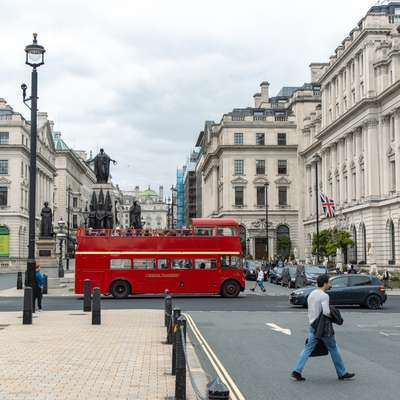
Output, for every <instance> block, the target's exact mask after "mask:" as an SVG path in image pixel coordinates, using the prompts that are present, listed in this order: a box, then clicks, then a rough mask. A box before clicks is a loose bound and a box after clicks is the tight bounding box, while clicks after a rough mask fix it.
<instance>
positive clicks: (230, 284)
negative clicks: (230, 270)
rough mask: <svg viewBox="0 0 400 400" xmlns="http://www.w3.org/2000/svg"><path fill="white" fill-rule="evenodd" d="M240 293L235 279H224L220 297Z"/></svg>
mask: <svg viewBox="0 0 400 400" xmlns="http://www.w3.org/2000/svg"><path fill="white" fill-rule="evenodd" d="M239 293H240V285H239V283H238V282H236V281H226V282H224V284H223V285H222V288H221V295H222V297H230V298H232V297H237V296H239Z"/></svg>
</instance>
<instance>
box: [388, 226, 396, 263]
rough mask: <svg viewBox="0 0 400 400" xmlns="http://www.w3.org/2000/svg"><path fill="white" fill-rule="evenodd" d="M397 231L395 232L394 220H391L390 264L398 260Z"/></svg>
mask: <svg viewBox="0 0 400 400" xmlns="http://www.w3.org/2000/svg"><path fill="white" fill-rule="evenodd" d="M395 239H396V238H395V232H394V224H393V221H392V220H390V223H389V241H390V249H389V250H390V260H389V264H394V263H395V261H396V247H395V246H396V240H395Z"/></svg>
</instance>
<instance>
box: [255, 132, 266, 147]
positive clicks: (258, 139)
mask: <svg viewBox="0 0 400 400" xmlns="http://www.w3.org/2000/svg"><path fill="white" fill-rule="evenodd" d="M256 144H260V145H264V144H265V134H264V133H256Z"/></svg>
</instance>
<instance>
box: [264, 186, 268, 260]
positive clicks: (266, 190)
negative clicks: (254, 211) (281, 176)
mask: <svg viewBox="0 0 400 400" xmlns="http://www.w3.org/2000/svg"><path fill="white" fill-rule="evenodd" d="M264 187H265V237H266V240H267V263H269V240H268V222H269V221H268V187H269V183H268V182H266V183H265V185H264Z"/></svg>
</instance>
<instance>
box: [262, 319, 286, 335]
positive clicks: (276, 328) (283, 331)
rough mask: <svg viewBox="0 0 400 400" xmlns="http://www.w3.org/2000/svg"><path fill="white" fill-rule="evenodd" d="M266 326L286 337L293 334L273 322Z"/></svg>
mask: <svg viewBox="0 0 400 400" xmlns="http://www.w3.org/2000/svg"><path fill="white" fill-rule="evenodd" d="M265 325H267V326H269V327H270V328H271V329H272V330H273V331H275V332H281V333H284V334H285V335H291V334H292V331H291V330H290V329H286V328H281V327H280V326H279V325H276V324H274V323H272V322H268V323H266V324H265Z"/></svg>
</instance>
